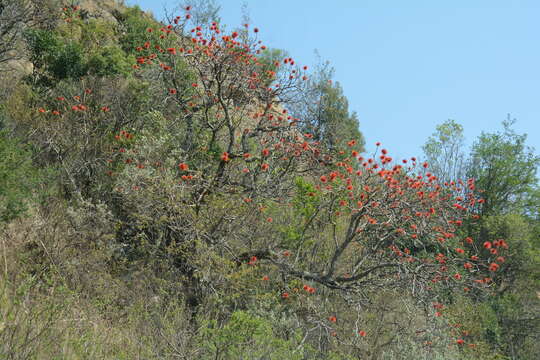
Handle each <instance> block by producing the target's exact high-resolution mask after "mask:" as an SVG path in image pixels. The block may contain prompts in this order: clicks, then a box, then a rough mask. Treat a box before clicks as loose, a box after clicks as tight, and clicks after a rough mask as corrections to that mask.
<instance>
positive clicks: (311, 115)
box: [291, 62, 364, 151]
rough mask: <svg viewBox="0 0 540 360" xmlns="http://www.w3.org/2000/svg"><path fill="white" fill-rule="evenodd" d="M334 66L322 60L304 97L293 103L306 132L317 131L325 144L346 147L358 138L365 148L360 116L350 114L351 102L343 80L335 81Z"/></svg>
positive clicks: (314, 137) (316, 136) (294, 111)
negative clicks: (341, 81)
mask: <svg viewBox="0 0 540 360" xmlns="http://www.w3.org/2000/svg"><path fill="white" fill-rule="evenodd" d="M333 74H334V69H333V68H332V67H330V64H329V62H324V63H323V62H320V64H319V66H318V68H317V69H316V71H315V73H314V74H313V75H311V76H310V78H309V80H308V81H307V84H306V86H305V87H304V88H303V89H302V93H301V96H299V97H298V98H296V99H295V101H294V102H293V103H292V104H291V109H292V112H293V114H294V115H295V117H298V118H299V119H301V127H302V130H303V131H306V132H309V133H312V134H313V139H314V140H316V141H319V142H320V143H321V146H322V147H325V148H329V149H332V150H338V149H339V150H342V149H343V148H344V147H345V139H347V141H348V140H351V139H355V140H356V141H357V142H358V145H359V146H360V151H363V147H364V138H363V136H362V134H361V133H360V131H359V129H358V127H359V123H358V116H357V114H356V113H355V112H353V113H349V104H348V101H347V98H346V97H345V95H343V89H342V88H341V86H340V84H339V82H334V81H332V77H333Z"/></svg>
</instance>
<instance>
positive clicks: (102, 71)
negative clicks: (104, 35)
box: [88, 46, 134, 76]
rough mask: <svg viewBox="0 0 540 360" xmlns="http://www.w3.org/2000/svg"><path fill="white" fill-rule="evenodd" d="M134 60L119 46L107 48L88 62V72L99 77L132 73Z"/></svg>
mask: <svg viewBox="0 0 540 360" xmlns="http://www.w3.org/2000/svg"><path fill="white" fill-rule="evenodd" d="M133 63H134V59H132V58H129V57H127V56H126V54H125V53H124V52H123V51H122V49H120V48H119V47H117V46H106V47H104V48H102V49H100V50H99V52H97V53H95V54H94V55H92V56H91V57H90V59H89V60H88V71H89V72H90V73H91V74H96V75H99V76H111V75H123V76H127V75H128V74H129V73H130V71H131V64H133Z"/></svg>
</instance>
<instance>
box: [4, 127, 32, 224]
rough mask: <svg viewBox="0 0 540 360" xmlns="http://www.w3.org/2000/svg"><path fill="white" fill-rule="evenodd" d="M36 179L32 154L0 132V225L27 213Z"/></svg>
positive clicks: (6, 134)
mask: <svg viewBox="0 0 540 360" xmlns="http://www.w3.org/2000/svg"><path fill="white" fill-rule="evenodd" d="M37 180H38V170H37V169H36V168H34V167H33V165H32V152H31V151H30V150H29V149H28V148H27V147H25V146H23V145H22V144H21V143H19V142H18V141H17V140H16V139H14V138H12V137H11V136H10V135H9V133H8V132H7V131H6V130H2V131H0V223H6V222H9V221H11V220H13V219H15V218H17V217H18V216H20V215H21V214H23V213H24V212H25V211H26V209H27V206H28V201H29V199H30V197H31V195H32V191H33V190H34V186H35V184H36V183H37Z"/></svg>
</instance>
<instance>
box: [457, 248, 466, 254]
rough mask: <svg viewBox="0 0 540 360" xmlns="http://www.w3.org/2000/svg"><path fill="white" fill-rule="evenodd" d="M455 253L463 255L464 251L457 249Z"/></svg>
mask: <svg viewBox="0 0 540 360" xmlns="http://www.w3.org/2000/svg"><path fill="white" fill-rule="evenodd" d="M456 252H457V253H458V254H463V253H465V250H463V249H460V248H457V249H456Z"/></svg>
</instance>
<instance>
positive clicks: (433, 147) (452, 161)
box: [422, 120, 467, 183]
mask: <svg viewBox="0 0 540 360" xmlns="http://www.w3.org/2000/svg"><path fill="white" fill-rule="evenodd" d="M464 143H465V138H464V136H463V126H461V125H460V124H458V123H457V122H455V121H454V120H447V121H445V122H444V123H442V124H440V125H437V127H436V131H435V132H434V133H433V134H432V135H431V136H430V137H429V139H428V140H427V142H426V143H425V144H424V146H423V147H422V149H423V150H424V155H425V157H426V161H427V162H428V163H429V164H430V170H431V172H432V173H433V174H434V175H435V176H437V178H438V179H439V182H441V183H445V182H451V181H457V180H464V178H465V175H466V171H467V169H466V166H467V163H466V157H465V154H464V152H463V147H464V146H465V144H464Z"/></svg>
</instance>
